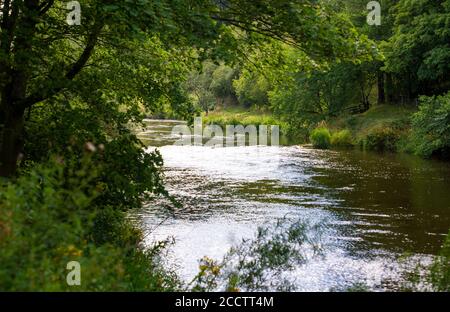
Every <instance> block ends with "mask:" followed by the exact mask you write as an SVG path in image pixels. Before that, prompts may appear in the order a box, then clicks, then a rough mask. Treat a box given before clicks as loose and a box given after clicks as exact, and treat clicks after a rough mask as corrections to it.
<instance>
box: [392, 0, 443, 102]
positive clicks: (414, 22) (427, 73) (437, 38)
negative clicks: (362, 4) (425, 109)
mask: <svg viewBox="0 0 450 312" xmlns="http://www.w3.org/2000/svg"><path fill="white" fill-rule="evenodd" d="M392 13H393V14H394V16H395V22H394V29H393V36H392V37H391V38H390V39H389V41H388V43H387V44H386V45H385V47H384V49H385V53H386V63H385V67H386V70H387V71H388V72H392V73H395V74H398V75H401V76H402V77H405V78H406V79H405V81H406V82H407V84H409V85H406V86H404V88H407V89H409V90H408V91H409V92H410V93H414V94H416V95H417V94H429V93H430V92H435V91H443V90H448V86H449V81H448V74H449V72H450V67H449V64H450V62H449V61H450V44H449V42H450V32H449V31H448V29H449V26H450V25H449V16H450V2H449V1H448V0H437V1H436V0H414V1H411V0H401V1H398V3H397V4H396V5H395V7H394V9H393V11H392Z"/></svg>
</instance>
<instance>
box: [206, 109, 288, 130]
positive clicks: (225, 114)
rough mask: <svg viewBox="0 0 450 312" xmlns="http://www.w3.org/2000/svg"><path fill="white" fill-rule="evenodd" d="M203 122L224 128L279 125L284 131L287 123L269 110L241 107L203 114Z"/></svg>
mask: <svg viewBox="0 0 450 312" xmlns="http://www.w3.org/2000/svg"><path fill="white" fill-rule="evenodd" d="M202 118H203V122H204V123H205V124H207V125H210V124H216V125H219V126H222V127H225V126H226V125H243V126H248V125H255V126H259V125H278V126H280V127H281V128H282V129H281V131H283V128H285V127H286V126H287V124H286V123H284V122H283V121H281V120H280V119H278V118H276V117H275V116H274V115H273V114H272V113H271V112H269V111H267V110H256V109H245V108H241V107H231V108H220V109H217V110H215V111H212V112H209V113H208V114H206V113H203V115H202Z"/></svg>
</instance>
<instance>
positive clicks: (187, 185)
mask: <svg viewBox="0 0 450 312" xmlns="http://www.w3.org/2000/svg"><path fill="white" fill-rule="evenodd" d="M175 124H177V122H171V121H164V122H161V121H149V125H148V128H147V129H146V130H145V131H144V132H143V133H141V134H140V137H141V138H142V139H143V140H144V141H145V142H146V143H147V144H148V145H149V146H157V147H158V149H159V150H160V151H161V153H162V155H163V157H164V160H165V175H166V181H167V186H168V190H169V191H170V192H171V193H172V194H173V195H175V197H176V198H177V199H178V200H179V201H180V202H181V203H182V204H183V207H182V208H180V209H173V208H170V209H168V208H167V207H168V206H169V205H168V203H167V201H164V200H161V201H156V202H152V203H149V204H148V206H147V207H146V208H145V209H144V210H143V211H142V212H141V214H140V216H141V220H142V222H143V227H144V228H145V229H146V230H148V231H149V232H151V234H150V235H149V237H148V240H149V242H150V241H154V240H160V239H164V238H166V237H168V236H173V237H175V239H176V242H177V243H176V244H175V245H174V246H173V248H172V251H171V257H170V261H171V263H172V264H174V265H176V266H177V267H178V271H179V272H180V274H181V275H182V276H183V277H185V278H186V279H187V280H188V279H189V278H191V277H192V276H193V275H195V273H196V272H197V267H198V260H199V259H200V258H202V257H203V256H205V255H207V256H209V257H213V258H217V259H220V258H221V257H222V256H223V254H224V253H225V252H226V251H227V250H228V249H229V248H230V247H231V246H232V245H234V244H237V243H239V241H240V240H241V239H242V238H245V237H252V236H253V235H254V233H255V231H256V229H257V227H258V226H263V225H266V224H269V223H272V222H274V221H275V220H277V219H279V218H283V217H286V218H287V220H292V221H295V220H303V221H304V222H307V223H309V224H318V223H321V224H325V225H326V227H325V228H326V230H325V231H324V233H323V242H322V243H323V249H324V254H323V256H322V257H320V258H318V259H313V260H312V261H310V262H309V263H308V264H307V265H305V266H302V267H300V268H298V270H296V271H295V273H294V275H295V278H296V280H297V284H298V287H299V290H308V291H323V290H330V289H343V288H345V287H350V286H352V285H354V284H355V283H359V282H363V283H365V284H367V285H368V286H369V287H371V288H372V289H375V290H377V289H379V290H386V289H390V290H392V289H398V288H399V287H400V286H399V285H400V284H401V280H402V278H403V273H404V271H405V270H406V269H411V266H414V263H415V261H417V260H423V261H429V260H430V256H432V255H435V254H436V253H437V252H438V251H439V249H440V247H441V245H442V242H443V239H444V235H445V234H446V233H447V232H448V229H449V228H450V164H448V163H442V162H437V161H426V160H421V159H419V158H416V157H412V156H408V155H391V154H386V155H378V154H373V153H363V152H359V151H320V150H312V149H307V148H300V147H297V146H283V147H279V148H277V147H264V146H260V147H241V148H238V147H236V148H207V147H198V146H197V147H194V146H184V147H181V146H173V145H172V143H173V142H174V140H175V139H176V137H174V136H172V135H171V133H170V132H171V129H172V127H173V125H175ZM152 149H154V148H152V147H150V148H149V150H152ZM404 254H409V255H410V256H409V257H408V259H409V260H411V261H409V260H408V261H406V262H405V261H404V260H401V259H402V258H404V257H403V255H404Z"/></svg>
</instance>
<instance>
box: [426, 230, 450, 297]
mask: <svg viewBox="0 0 450 312" xmlns="http://www.w3.org/2000/svg"><path fill="white" fill-rule="evenodd" d="M428 279H429V282H430V283H431V285H433V288H434V290H435V291H444V292H448V291H450V233H449V234H448V235H447V237H446V240H445V242H444V245H443V247H442V249H441V252H440V254H439V256H438V257H437V258H436V259H435V261H434V262H433V264H432V266H431V268H430V274H429V276H428Z"/></svg>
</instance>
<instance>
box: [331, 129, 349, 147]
mask: <svg viewBox="0 0 450 312" xmlns="http://www.w3.org/2000/svg"><path fill="white" fill-rule="evenodd" d="M331 145H333V146H337V147H350V146H353V139H352V134H351V133H350V131H349V130H347V129H345V130H341V131H338V132H335V133H333V134H332V135H331Z"/></svg>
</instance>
